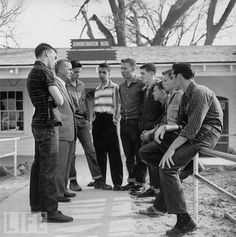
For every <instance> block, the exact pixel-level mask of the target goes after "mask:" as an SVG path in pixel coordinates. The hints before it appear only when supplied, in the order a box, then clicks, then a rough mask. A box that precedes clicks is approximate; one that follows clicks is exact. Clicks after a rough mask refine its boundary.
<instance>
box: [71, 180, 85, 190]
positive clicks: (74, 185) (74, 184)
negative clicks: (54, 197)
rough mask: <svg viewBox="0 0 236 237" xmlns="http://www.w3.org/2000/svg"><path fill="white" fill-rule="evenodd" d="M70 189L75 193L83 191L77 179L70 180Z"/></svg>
mask: <svg viewBox="0 0 236 237" xmlns="http://www.w3.org/2000/svg"><path fill="white" fill-rule="evenodd" d="M70 189H71V190H72V191H74V192H80V191H82V188H81V187H80V186H79V184H78V183H77V180H76V179H73V180H70Z"/></svg>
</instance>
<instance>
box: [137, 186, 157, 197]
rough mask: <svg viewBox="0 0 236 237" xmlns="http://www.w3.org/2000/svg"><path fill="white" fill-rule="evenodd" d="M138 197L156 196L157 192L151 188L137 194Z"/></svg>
mask: <svg viewBox="0 0 236 237" xmlns="http://www.w3.org/2000/svg"><path fill="white" fill-rule="evenodd" d="M136 197H137V198H145V197H156V193H155V192H154V190H153V189H151V188H149V189H147V190H146V191H144V192H142V193H139V194H137V195H136Z"/></svg>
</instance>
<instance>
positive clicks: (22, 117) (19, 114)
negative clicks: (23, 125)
mask: <svg viewBox="0 0 236 237" xmlns="http://www.w3.org/2000/svg"><path fill="white" fill-rule="evenodd" d="M23 115H24V114H23V112H16V120H17V121H19V120H20V121H23V120H24V116H23Z"/></svg>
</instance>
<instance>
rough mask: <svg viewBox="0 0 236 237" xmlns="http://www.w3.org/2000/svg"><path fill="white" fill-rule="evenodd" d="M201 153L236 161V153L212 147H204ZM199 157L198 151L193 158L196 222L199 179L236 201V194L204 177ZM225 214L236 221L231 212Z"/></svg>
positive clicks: (196, 217)
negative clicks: (199, 167) (199, 164)
mask: <svg viewBox="0 0 236 237" xmlns="http://www.w3.org/2000/svg"><path fill="white" fill-rule="evenodd" d="M201 153H203V154H205V155H210V156H216V157H220V158H223V159H225V160H229V161H233V162H236V155H231V154H227V153H224V152H220V151H215V150H210V149H206V148H202V149H201ZM198 158H199V154H198V153H197V154H196V155H195V157H194V160H193V164H194V167H193V177H194V179H193V182H194V212H193V216H194V219H195V220H196V222H198V181H201V182H202V183H204V184H206V185H207V186H208V187H210V188H211V189H213V190H214V191H216V192H217V193H219V194H221V195H223V196H224V197H226V198H227V199H229V200H230V201H232V202H234V203H236V196H235V195H233V194H231V193H229V192H227V191H226V190H224V189H223V188H221V187H219V186H217V185H216V184H214V183H212V182H210V181H209V180H207V179H206V178H204V177H202V176H201V175H199V174H198ZM225 216H226V217H227V218H229V219H230V220H231V221H233V222H236V219H235V218H234V217H232V216H231V215H230V214H229V213H226V214H225Z"/></svg>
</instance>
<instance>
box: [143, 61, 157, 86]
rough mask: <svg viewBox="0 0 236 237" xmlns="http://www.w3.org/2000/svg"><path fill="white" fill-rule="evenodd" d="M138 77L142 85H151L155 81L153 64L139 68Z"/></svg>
mask: <svg viewBox="0 0 236 237" xmlns="http://www.w3.org/2000/svg"><path fill="white" fill-rule="evenodd" d="M140 75H141V78H142V80H143V82H144V83H146V84H151V83H152V82H153V80H154V79H155V75H156V67H155V65H154V64H153V63H146V64H144V65H142V66H141V67H140Z"/></svg>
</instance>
